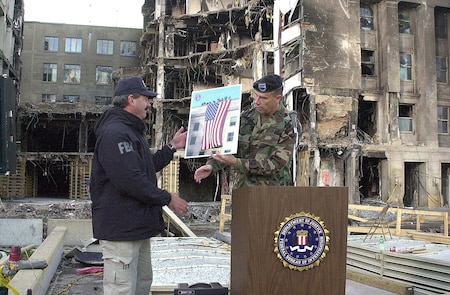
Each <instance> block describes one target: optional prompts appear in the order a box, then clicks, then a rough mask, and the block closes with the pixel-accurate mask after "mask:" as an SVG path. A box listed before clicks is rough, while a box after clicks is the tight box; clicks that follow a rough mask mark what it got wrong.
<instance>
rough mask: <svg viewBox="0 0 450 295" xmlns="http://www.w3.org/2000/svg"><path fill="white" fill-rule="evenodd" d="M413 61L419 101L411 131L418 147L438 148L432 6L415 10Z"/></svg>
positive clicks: (434, 40)
mask: <svg viewBox="0 0 450 295" xmlns="http://www.w3.org/2000/svg"><path fill="white" fill-rule="evenodd" d="M416 16H417V17H416V21H417V25H416V28H417V31H416V36H415V42H414V43H415V48H416V50H415V56H416V58H415V62H416V67H415V69H416V79H415V80H416V81H417V89H418V91H419V94H420V101H419V103H418V104H417V110H418V111H416V114H415V121H416V122H417V124H415V130H416V131H417V139H418V143H419V144H424V145H425V146H428V147H438V145H439V141H438V133H437V130H438V125H437V119H436V114H437V83H436V38H435V32H434V30H435V29H434V7H433V6H430V5H420V6H419V7H418V8H417V10H416Z"/></svg>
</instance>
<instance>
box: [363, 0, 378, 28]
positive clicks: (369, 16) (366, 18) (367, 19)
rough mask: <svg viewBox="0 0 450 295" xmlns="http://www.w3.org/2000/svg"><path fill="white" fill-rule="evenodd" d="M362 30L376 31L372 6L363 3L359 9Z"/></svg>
mask: <svg viewBox="0 0 450 295" xmlns="http://www.w3.org/2000/svg"><path fill="white" fill-rule="evenodd" d="M359 13H360V19H359V22H360V27H361V30H374V29H375V27H374V24H373V10H372V5H370V4H367V3H361V6H360V8H359Z"/></svg>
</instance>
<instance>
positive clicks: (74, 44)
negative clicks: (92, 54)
mask: <svg viewBox="0 0 450 295" xmlns="http://www.w3.org/2000/svg"><path fill="white" fill-rule="evenodd" d="M82 44H83V40H82V39H80V38H66V52H67V53H81V48H82Z"/></svg>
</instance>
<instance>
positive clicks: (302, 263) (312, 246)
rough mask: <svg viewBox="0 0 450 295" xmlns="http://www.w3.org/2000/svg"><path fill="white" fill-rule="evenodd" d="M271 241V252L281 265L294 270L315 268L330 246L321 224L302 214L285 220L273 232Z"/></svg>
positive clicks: (316, 219) (325, 230) (319, 221)
mask: <svg viewBox="0 0 450 295" xmlns="http://www.w3.org/2000/svg"><path fill="white" fill-rule="evenodd" d="M274 240H275V249H274V252H275V253H276V255H277V257H278V259H280V260H281V262H282V263H283V266H284V267H289V268H290V269H292V270H298V271H304V270H308V269H311V268H313V267H315V266H318V265H319V264H320V262H321V261H322V260H323V259H324V258H325V256H326V253H327V252H328V250H329V244H330V237H329V231H328V230H327V229H326V227H325V224H324V222H323V221H322V220H320V218H319V217H316V216H314V215H312V214H310V213H305V212H300V213H296V214H292V215H291V216H289V217H286V218H285V219H284V220H283V221H282V222H281V223H280V227H279V229H278V230H277V231H276V232H275V239H274Z"/></svg>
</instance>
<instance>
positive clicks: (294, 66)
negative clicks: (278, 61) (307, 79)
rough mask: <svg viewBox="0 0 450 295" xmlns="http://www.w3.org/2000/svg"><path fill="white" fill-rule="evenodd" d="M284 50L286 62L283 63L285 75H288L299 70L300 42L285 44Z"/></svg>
mask: <svg viewBox="0 0 450 295" xmlns="http://www.w3.org/2000/svg"><path fill="white" fill-rule="evenodd" d="M284 51H285V52H286V54H285V61H286V62H285V64H284V71H285V75H287V76H289V75H291V74H294V73H297V72H298V71H300V70H301V68H300V65H301V61H300V59H301V55H300V42H296V43H294V44H291V45H289V46H286V49H285V50H284Z"/></svg>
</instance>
